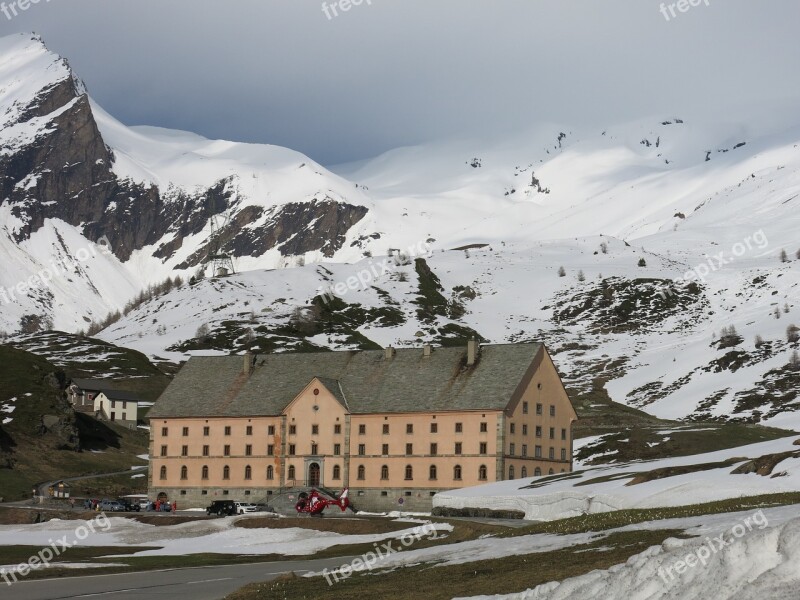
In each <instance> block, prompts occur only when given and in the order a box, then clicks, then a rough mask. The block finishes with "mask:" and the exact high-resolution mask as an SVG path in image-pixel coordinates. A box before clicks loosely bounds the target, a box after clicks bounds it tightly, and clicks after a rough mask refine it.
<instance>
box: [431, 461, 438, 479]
mask: <svg viewBox="0 0 800 600" xmlns="http://www.w3.org/2000/svg"><path fill="white" fill-rule="evenodd" d="M436 476H437V472H436V465H431V468H430V479H431V481H436Z"/></svg>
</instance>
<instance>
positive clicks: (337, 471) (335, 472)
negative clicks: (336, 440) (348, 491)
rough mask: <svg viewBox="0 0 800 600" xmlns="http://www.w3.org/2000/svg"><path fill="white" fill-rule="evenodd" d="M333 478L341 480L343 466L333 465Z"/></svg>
mask: <svg viewBox="0 0 800 600" xmlns="http://www.w3.org/2000/svg"><path fill="white" fill-rule="evenodd" d="M333 478H334V479H336V480H339V479H341V478H342V467H340V466H339V465H333Z"/></svg>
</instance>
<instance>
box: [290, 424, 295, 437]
mask: <svg viewBox="0 0 800 600" xmlns="http://www.w3.org/2000/svg"><path fill="white" fill-rule="evenodd" d="M296 434H297V425H289V435H296Z"/></svg>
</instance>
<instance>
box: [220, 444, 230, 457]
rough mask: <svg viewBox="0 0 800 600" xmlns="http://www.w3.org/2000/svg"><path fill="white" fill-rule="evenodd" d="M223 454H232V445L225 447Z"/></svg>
mask: <svg viewBox="0 0 800 600" xmlns="http://www.w3.org/2000/svg"><path fill="white" fill-rule="evenodd" d="M222 454H223V455H225V456H230V455H231V447H230V446H225V448H224V449H223V451H222Z"/></svg>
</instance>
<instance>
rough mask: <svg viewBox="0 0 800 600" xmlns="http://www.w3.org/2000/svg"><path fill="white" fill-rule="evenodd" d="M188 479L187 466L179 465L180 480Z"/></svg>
mask: <svg viewBox="0 0 800 600" xmlns="http://www.w3.org/2000/svg"><path fill="white" fill-rule="evenodd" d="M187 479H189V468H188V467H186V466H183V467H181V480H182V481H186V480H187Z"/></svg>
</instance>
